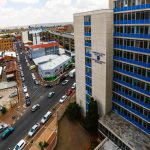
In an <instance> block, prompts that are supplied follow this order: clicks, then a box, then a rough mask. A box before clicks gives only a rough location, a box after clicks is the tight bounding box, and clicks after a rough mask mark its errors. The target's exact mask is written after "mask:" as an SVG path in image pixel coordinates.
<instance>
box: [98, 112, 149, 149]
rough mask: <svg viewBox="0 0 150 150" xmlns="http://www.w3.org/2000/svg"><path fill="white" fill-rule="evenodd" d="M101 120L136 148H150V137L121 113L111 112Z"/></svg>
mask: <svg viewBox="0 0 150 150" xmlns="http://www.w3.org/2000/svg"><path fill="white" fill-rule="evenodd" d="M99 122H101V123H102V124H103V125H104V126H105V127H107V128H108V129H109V130H110V131H111V132H112V133H114V134H115V135H116V136H117V137H119V138H120V139H122V140H123V141H124V142H125V143H126V144H127V145H129V146H130V147H131V148H133V149H134V150H150V137H149V136H148V135H146V134H145V133H143V132H142V131H141V130H140V129H138V128H136V127H135V126H133V125H132V124H130V123H129V122H127V121H126V120H125V119H123V118H122V117H120V116H119V115H117V114H115V113H113V112H111V113H110V114H108V115H106V116H104V117H102V118H100V120H99Z"/></svg>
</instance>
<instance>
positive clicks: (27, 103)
mask: <svg viewBox="0 0 150 150" xmlns="http://www.w3.org/2000/svg"><path fill="white" fill-rule="evenodd" d="M25 102H26V106H27V107H28V106H30V105H31V100H30V98H26V99H25Z"/></svg>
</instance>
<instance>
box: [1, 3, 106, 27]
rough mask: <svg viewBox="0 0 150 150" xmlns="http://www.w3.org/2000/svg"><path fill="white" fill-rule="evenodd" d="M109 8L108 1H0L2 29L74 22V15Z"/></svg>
mask: <svg viewBox="0 0 150 150" xmlns="http://www.w3.org/2000/svg"><path fill="white" fill-rule="evenodd" d="M105 8H108V0H0V27H10V26H24V25H28V24H40V23H57V22H72V21H73V14H74V13H78V12H82V11H89V10H94V9H105Z"/></svg>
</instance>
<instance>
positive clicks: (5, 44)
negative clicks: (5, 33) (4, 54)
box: [0, 38, 13, 51]
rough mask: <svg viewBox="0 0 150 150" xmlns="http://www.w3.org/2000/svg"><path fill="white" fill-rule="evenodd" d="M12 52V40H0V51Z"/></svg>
mask: <svg viewBox="0 0 150 150" xmlns="http://www.w3.org/2000/svg"><path fill="white" fill-rule="evenodd" d="M8 50H9V51H12V50H13V40H12V38H2V39H0V51H8Z"/></svg>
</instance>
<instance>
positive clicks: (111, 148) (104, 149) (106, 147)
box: [96, 139, 121, 150]
mask: <svg viewBox="0 0 150 150" xmlns="http://www.w3.org/2000/svg"><path fill="white" fill-rule="evenodd" d="M100 144H101V143H100ZM96 150H121V149H119V148H118V146H117V145H116V144H114V143H113V142H112V141H111V140H109V139H107V140H106V141H105V143H103V144H102V145H101V147H100V148H98V149H96Z"/></svg>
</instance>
